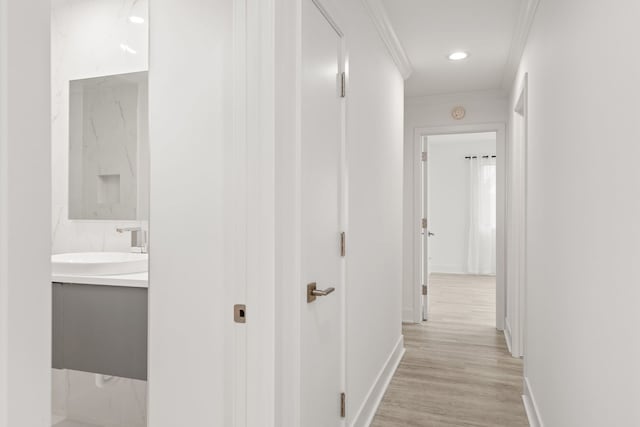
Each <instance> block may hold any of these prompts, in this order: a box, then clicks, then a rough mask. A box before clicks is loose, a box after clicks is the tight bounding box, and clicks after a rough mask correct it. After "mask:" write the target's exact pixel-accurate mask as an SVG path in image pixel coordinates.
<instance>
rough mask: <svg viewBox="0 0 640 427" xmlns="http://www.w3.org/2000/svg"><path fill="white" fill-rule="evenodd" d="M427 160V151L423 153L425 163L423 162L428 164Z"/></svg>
mask: <svg viewBox="0 0 640 427" xmlns="http://www.w3.org/2000/svg"><path fill="white" fill-rule="evenodd" d="M427 158H428V156H427V152H426V151H423V152H422V161H423V162H426V161H427Z"/></svg>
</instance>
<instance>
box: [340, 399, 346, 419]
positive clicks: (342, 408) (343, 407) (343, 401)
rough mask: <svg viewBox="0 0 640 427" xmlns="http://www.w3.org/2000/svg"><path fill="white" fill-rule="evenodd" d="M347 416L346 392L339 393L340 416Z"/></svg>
mask: <svg viewBox="0 0 640 427" xmlns="http://www.w3.org/2000/svg"><path fill="white" fill-rule="evenodd" d="M346 416H347V394H346V393H340V417H342V418H345V417H346Z"/></svg>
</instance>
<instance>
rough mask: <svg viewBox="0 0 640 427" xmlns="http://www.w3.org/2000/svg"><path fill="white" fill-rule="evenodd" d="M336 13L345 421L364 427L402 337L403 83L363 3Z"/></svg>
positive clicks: (354, 1) (353, 2)
mask: <svg viewBox="0 0 640 427" xmlns="http://www.w3.org/2000/svg"><path fill="white" fill-rule="evenodd" d="M343 9H344V12H345V22H346V25H347V29H346V33H345V36H346V41H347V51H348V52H347V53H348V69H349V82H348V83H349V84H348V93H347V101H346V102H347V117H346V123H347V165H348V166H347V167H348V174H349V178H348V180H349V183H348V219H347V223H348V225H347V228H348V232H347V236H348V239H347V241H348V243H347V244H348V249H347V259H346V265H347V267H346V268H347V281H346V284H347V289H348V291H347V310H346V312H347V319H346V321H347V392H348V400H347V402H348V403H347V405H348V408H347V413H348V414H349V415H348V420H349V422H354V421H357V422H358V424H356V425H364V424H363V423H364V420H365V419H366V417H367V415H368V414H367V413H366V409H361V406H362V405H364V404H365V403H367V402H366V400H367V398H370V396H369V395H368V394H369V392H370V389H371V388H372V387H373V386H374V384H375V381H376V379H377V378H378V376H379V375H380V374H381V371H382V369H383V368H384V366H385V363H386V362H387V359H388V358H389V357H390V355H391V354H392V352H393V350H394V348H395V346H396V345H397V344H398V340H399V339H400V338H401V335H402V330H401V312H400V307H401V293H402V288H401V283H402V132H403V129H402V128H403V116H404V108H403V102H404V81H403V78H402V76H401V75H400V72H399V71H398V69H397V68H396V65H395V63H394V62H393V61H392V59H391V56H390V55H389V53H388V52H387V50H386V47H385V46H384V44H383V43H382V41H381V39H380V38H379V36H378V34H377V32H376V29H375V27H374V26H373V24H372V22H371V20H370V18H369V16H368V15H367V12H366V11H365V10H364V8H363V6H362V2H361V1H358V0H350V1H346V2H344V6H343ZM361 410H362V411H364V412H361V413H359V411H361ZM356 416H359V419H358V420H355V417H356Z"/></svg>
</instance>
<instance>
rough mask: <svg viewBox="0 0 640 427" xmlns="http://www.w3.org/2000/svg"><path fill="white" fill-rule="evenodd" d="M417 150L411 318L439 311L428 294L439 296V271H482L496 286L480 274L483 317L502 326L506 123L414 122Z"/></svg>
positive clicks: (427, 317) (417, 319)
mask: <svg viewBox="0 0 640 427" xmlns="http://www.w3.org/2000/svg"><path fill="white" fill-rule="evenodd" d="M414 150H415V151H414V159H415V163H414V214H413V215H414V218H415V229H414V230H415V231H414V236H415V237H414V248H415V249H414V261H413V265H414V275H413V277H414V282H413V283H414V284H415V285H414V286H415V287H414V288H413V289H414V290H413V301H414V306H413V313H414V319H415V323H420V322H423V321H425V320H432V318H431V316H430V315H431V314H434V313H437V308H435V310H436V311H435V312H434V311H433V307H430V300H432V299H434V298H435V299H436V300H437V296H436V295H437V289H436V287H437V286H438V283H439V282H438V279H443V281H444V282H448V280H446V277H440V276H439V275H447V276H449V275H454V277H457V278H458V279H461V278H463V277H462V276H463V275H471V276H487V277H488V278H489V279H491V280H490V281H489V283H495V285H491V284H489V285H487V280H484V281H483V282H484V286H485V287H487V286H488V290H487V292H485V296H484V299H485V300H486V299H487V298H490V299H492V301H493V303H492V304H490V305H489V306H486V304H485V308H484V310H485V311H488V312H489V313H491V314H489V315H488V316H490V317H488V318H487V317H485V319H484V322H485V323H487V322H491V323H492V324H493V325H494V326H495V328H496V329H497V330H499V331H503V330H504V321H505V312H506V285H505V283H506V281H505V223H506V221H505V218H506V210H505V203H506V197H505V195H506V192H505V188H506V187H505V182H506V166H505V160H506V155H505V153H506V138H505V125H504V124H503V123H486V124H476V125H458V126H443V127H428V128H417V129H416V131H415V145H414ZM430 168H431V169H432V170H431V171H430ZM472 188H473V191H471V190H472ZM471 208H473V209H471ZM430 210H431V211H432V212H430ZM494 218H495V219H494ZM472 225H473V226H472ZM433 279H435V281H434V280H433ZM485 279H486V278H485ZM434 292H435V294H434ZM469 298H471V297H469ZM476 298H478V296H476ZM433 302H434V304H436V302H435V301H433ZM430 309H431V310H430Z"/></svg>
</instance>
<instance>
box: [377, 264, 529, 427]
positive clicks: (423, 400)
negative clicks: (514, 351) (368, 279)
mask: <svg viewBox="0 0 640 427" xmlns="http://www.w3.org/2000/svg"><path fill="white" fill-rule="evenodd" d="M429 293H430V302H429V307H430V320H429V321H428V322H424V323H423V324H420V325H404V327H403V331H404V337H405V346H406V349H407V352H406V354H405V356H404V358H403V360H402V362H401V363H400V366H399V367H398V370H397V371H396V374H395V376H394V377H393V380H392V382H391V384H390V386H389V389H388V390H387V393H386V395H385V396H384V399H383V401H382V403H381V404H380V408H379V410H378V413H377V415H376V417H375V419H374V421H373V424H372V427H406V426H416V427H417V426H420V427H431V426H433V427H440V426H442V427H445V426H446V427H449V426H473V427H520V426H528V425H529V424H528V422H527V419H526V416H525V412H524V406H523V404H522V399H521V394H522V362H521V360H519V359H514V358H513V357H511V355H510V354H509V353H508V351H507V347H506V344H505V341H504V337H503V335H502V333H501V332H498V331H496V329H495V279H494V278H491V277H484V276H459V275H440V274H439V275H433V276H432V278H431V287H430V289H429Z"/></svg>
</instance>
